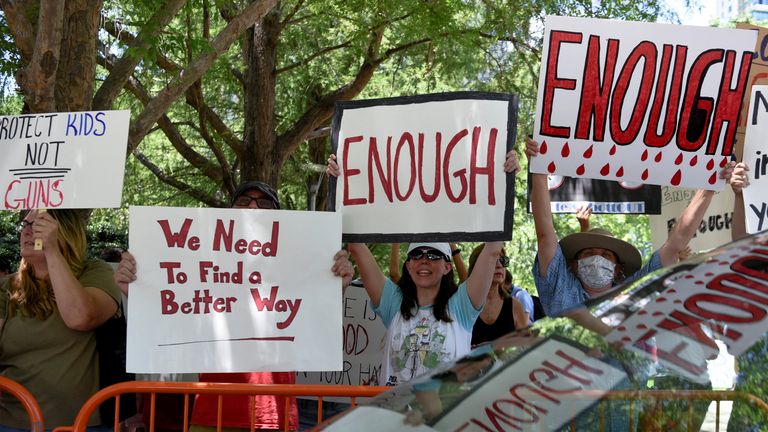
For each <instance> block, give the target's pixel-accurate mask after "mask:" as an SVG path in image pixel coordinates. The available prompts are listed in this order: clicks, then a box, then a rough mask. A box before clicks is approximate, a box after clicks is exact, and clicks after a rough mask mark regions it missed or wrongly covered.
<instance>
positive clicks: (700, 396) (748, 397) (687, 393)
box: [30, 381, 768, 432]
mask: <svg viewBox="0 0 768 432" xmlns="http://www.w3.org/2000/svg"><path fill="white" fill-rule="evenodd" d="M389 388H391V387H374V386H333V385H297V384H293V385H291V384H274V385H271V384H226V383H186V382H185V383H181V382H179V383H176V382H151V381H134V382H125V383H120V384H115V385H113V386H110V387H107V388H105V389H102V390H100V391H99V392H98V393H96V394H95V395H93V396H92V397H91V398H90V399H89V400H88V401H86V403H85V404H84V405H83V407H82V408H81V409H80V412H79V413H78V415H77V417H76V419H75V424H74V425H72V426H61V427H57V428H56V429H54V432H66V431H76V432H83V431H85V429H86V427H87V426H88V419H89V418H90V416H91V414H92V413H93V412H94V411H95V410H96V409H98V407H99V405H101V404H102V403H103V402H105V401H107V400H109V399H111V398H115V399H116V401H115V405H116V412H115V418H114V419H113V420H114V424H113V426H114V430H116V431H118V430H120V429H119V420H118V419H119V416H120V413H119V406H120V403H119V402H120V395H122V394H126V393H139V394H149V395H150V418H149V422H148V424H149V431H148V432H154V429H155V424H154V423H155V422H154V420H155V399H156V396H157V395H158V394H180V395H184V424H183V431H184V432H186V431H187V430H188V429H189V423H188V419H189V405H190V404H189V397H190V395H196V394H212V395H217V396H218V418H217V423H218V426H217V431H220V430H221V424H222V420H223V419H222V404H223V397H224V396H226V395H245V396H258V395H274V396H283V397H286V398H289V397H292V396H314V397H317V398H318V401H317V404H318V418H317V422H318V423H320V422H321V421H322V420H323V417H322V402H323V398H324V397H349V398H350V399H351V403H352V405H353V406H354V405H356V398H358V397H373V396H376V395H377V394H379V393H381V392H383V391H386V390H387V389H389ZM584 393H591V392H590V391H586V392H581V393H580V394H581V395H583V394H584ZM30 396H31V395H30ZM573 396H576V395H573ZM595 396H597V397H601V401H600V407H599V410H600V411H599V412H600V430H603V427H604V423H603V418H604V416H605V414H606V413H605V401H606V400H608V399H613V400H626V401H628V402H629V404H630V406H629V409H630V415H631V411H632V410H633V409H639V408H637V407H635V406H634V405H635V404H638V403H639V401H640V400H648V399H655V400H661V401H672V400H687V401H688V403H689V408H688V412H687V415H688V416H689V419H690V418H691V416H692V415H693V409H692V406H693V405H692V404H693V402H694V401H715V402H716V411H717V423H716V426H715V430H716V431H718V430H719V420H720V419H719V417H720V402H721V401H732V400H743V401H746V402H748V403H750V404H752V405H753V406H754V407H755V408H757V409H760V410H762V411H764V412H765V413H766V414H768V404H767V403H766V402H764V401H763V400H761V399H760V398H758V397H756V396H754V395H752V394H749V393H741V392H736V391H703V390H631V391H621V390H615V391H611V392H608V393H607V394H604V393H603V392H602V391H600V392H596V394H595ZM33 401H34V399H33ZM288 409H289V404H286V416H285V424H284V425H283V430H285V431H288V430H290V429H289V424H288V417H289V416H288V415H287V411H288ZM38 410H39V409H38ZM103 420H105V421H106V419H103ZM688 424H689V425H690V424H691V422H689V423H688ZM40 427H41V429H40V430H42V420H40ZM570 429H571V430H572V431H573V430H575V423H574V422H571V425H570ZM251 430H254V427H253V425H251ZM631 431H632V425H631V424H630V432H631Z"/></svg>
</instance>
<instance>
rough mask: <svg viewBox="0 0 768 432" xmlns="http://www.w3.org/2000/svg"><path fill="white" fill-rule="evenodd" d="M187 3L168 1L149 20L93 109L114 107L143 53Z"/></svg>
mask: <svg viewBox="0 0 768 432" xmlns="http://www.w3.org/2000/svg"><path fill="white" fill-rule="evenodd" d="M186 2H187V0H168V1H166V2H165V4H164V5H163V6H162V7H161V8H160V9H158V10H157V11H155V13H154V15H152V17H150V18H149V20H147V22H146V23H145V24H144V25H143V26H142V27H141V32H139V34H138V35H137V36H136V37H135V38H133V40H132V42H131V44H130V45H129V46H128V49H126V50H125V51H124V52H123V57H122V58H121V59H120V60H119V61H118V62H117V63H116V64H115V65H114V67H113V68H112V70H111V71H110V73H109V76H107V79H106V80H104V83H102V84H101V87H99V90H98V91H97V92H96V95H95V96H94V97H93V109H96V110H102V109H109V108H110V107H111V106H112V103H114V101H115V98H117V94H118V93H119V92H120V89H122V88H123V86H124V85H125V82H126V81H127V80H128V78H129V77H130V76H131V74H133V71H134V69H135V68H136V66H137V65H138V64H139V62H141V59H142V55H141V53H143V52H146V51H147V50H148V49H149V48H150V47H151V46H152V40H153V39H154V38H156V37H157V35H159V34H160V33H161V32H162V31H163V29H164V28H165V27H166V26H167V25H168V23H169V22H170V21H171V20H172V19H173V17H175V16H176V14H177V13H178V12H179V10H180V9H181V8H182V7H183V6H184V4H185V3H186Z"/></svg>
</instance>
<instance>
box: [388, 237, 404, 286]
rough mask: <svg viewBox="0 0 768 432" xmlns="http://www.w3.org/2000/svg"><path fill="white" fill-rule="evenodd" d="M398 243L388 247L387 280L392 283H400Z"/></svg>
mask: <svg viewBox="0 0 768 432" xmlns="http://www.w3.org/2000/svg"><path fill="white" fill-rule="evenodd" d="M401 276H402V275H401V274H400V243H392V244H391V245H389V278H390V279H392V282H394V283H398V282H400V277H401Z"/></svg>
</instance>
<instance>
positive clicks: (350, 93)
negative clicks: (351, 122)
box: [277, 28, 384, 161]
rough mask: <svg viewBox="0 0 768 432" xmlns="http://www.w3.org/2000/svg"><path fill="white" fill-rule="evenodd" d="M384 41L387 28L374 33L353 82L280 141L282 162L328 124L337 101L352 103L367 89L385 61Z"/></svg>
mask: <svg viewBox="0 0 768 432" xmlns="http://www.w3.org/2000/svg"><path fill="white" fill-rule="evenodd" d="M383 37H384V29H383V28H378V29H376V30H374V31H373V37H372V38H371V42H370V43H369V44H368V52H367V53H366V56H365V58H364V59H363V63H362V65H360V69H359V70H358V71H357V74H356V75H355V77H354V78H353V79H352V81H351V82H349V83H348V84H346V85H344V86H342V87H339V88H338V89H336V91H334V92H332V93H329V94H327V95H325V96H324V97H322V98H321V99H320V100H319V101H318V102H317V103H316V104H314V105H312V106H311V107H309V109H307V111H305V112H304V114H302V115H301V117H299V119H298V120H297V121H296V122H295V123H294V124H293V126H292V127H291V128H290V129H288V130H287V131H285V132H284V133H283V134H282V135H280V136H278V137H277V151H278V152H279V154H280V160H281V161H284V160H285V158H286V157H287V156H288V155H289V154H291V153H292V152H293V151H295V150H296V148H297V147H298V146H299V144H301V142H302V141H303V140H304V139H305V137H306V136H307V135H308V134H309V133H310V132H312V131H313V130H314V129H316V128H317V127H319V126H320V125H321V124H323V123H324V122H325V121H326V120H328V118H329V117H330V116H331V115H332V114H333V106H334V104H335V103H336V102H337V101H340V100H349V99H352V98H354V97H355V96H357V95H358V94H360V92H361V91H362V90H363V89H364V88H365V86H366V85H367V84H368V82H369V81H370V80H371V77H372V76H373V73H374V72H375V71H376V68H377V67H378V66H379V65H380V64H381V62H383V61H384V60H383V59H382V58H380V57H378V55H377V54H378V51H379V47H380V46H381V40H382V38H383Z"/></svg>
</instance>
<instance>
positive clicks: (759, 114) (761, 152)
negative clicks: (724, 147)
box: [743, 85, 768, 233]
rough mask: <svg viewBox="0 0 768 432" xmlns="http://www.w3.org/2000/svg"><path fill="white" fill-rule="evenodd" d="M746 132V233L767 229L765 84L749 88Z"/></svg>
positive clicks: (767, 90) (767, 104)
mask: <svg viewBox="0 0 768 432" xmlns="http://www.w3.org/2000/svg"><path fill="white" fill-rule="evenodd" d="M751 100H752V104H751V105H750V109H749V113H750V115H749V118H748V123H747V134H746V139H745V141H744V158H743V161H744V163H746V164H747V166H748V167H749V173H748V175H749V177H750V179H749V183H750V185H749V187H747V188H744V190H743V196H744V215H745V218H746V223H747V232H749V233H756V232H759V231H762V230H764V229H768V220H766V219H768V192H766V190H768V181H766V174H768V172H767V171H768V146H766V145H765V137H766V136H768V85H758V86H754V87H752V98H751Z"/></svg>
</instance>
